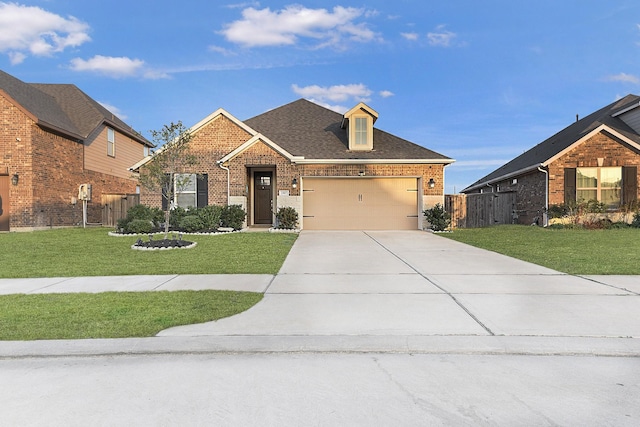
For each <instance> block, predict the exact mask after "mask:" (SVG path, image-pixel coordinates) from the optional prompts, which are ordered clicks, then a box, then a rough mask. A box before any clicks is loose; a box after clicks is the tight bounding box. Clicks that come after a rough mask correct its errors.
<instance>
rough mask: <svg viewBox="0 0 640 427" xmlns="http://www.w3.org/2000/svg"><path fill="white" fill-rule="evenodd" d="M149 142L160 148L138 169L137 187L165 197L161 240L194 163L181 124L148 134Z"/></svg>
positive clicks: (195, 159) (166, 236) (189, 138)
mask: <svg viewBox="0 0 640 427" xmlns="http://www.w3.org/2000/svg"><path fill="white" fill-rule="evenodd" d="M151 136H152V138H153V142H154V143H155V144H156V146H158V147H160V149H158V150H157V151H156V152H155V153H153V157H152V159H151V161H150V162H148V163H147V164H146V165H144V166H143V167H142V168H141V169H140V185H142V187H144V188H145V189H147V190H149V191H161V192H162V197H164V198H166V200H167V204H166V210H165V211H164V238H165V239H167V238H168V236H169V219H170V215H171V208H172V205H173V200H174V196H175V194H176V193H180V192H181V191H184V189H185V188H186V187H187V186H188V185H189V183H190V180H191V177H190V173H187V172H189V169H190V167H192V166H194V165H195V164H196V163H197V158H196V156H195V155H193V154H191V151H190V146H189V143H190V142H191V140H192V138H193V137H192V135H191V133H190V132H189V130H188V129H187V128H185V127H184V125H183V124H182V122H181V121H178V122H177V123H173V122H171V123H170V124H169V125H164V126H163V127H162V129H161V130H159V131H156V130H152V131H151Z"/></svg>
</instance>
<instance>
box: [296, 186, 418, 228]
mask: <svg viewBox="0 0 640 427" xmlns="http://www.w3.org/2000/svg"><path fill="white" fill-rule="evenodd" d="M302 197H303V214H304V223H303V227H304V228H305V229H307V230H416V229H418V179H417V178H304V180H303V196H302Z"/></svg>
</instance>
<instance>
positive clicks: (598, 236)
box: [442, 225, 640, 275]
mask: <svg viewBox="0 0 640 427" xmlns="http://www.w3.org/2000/svg"><path fill="white" fill-rule="evenodd" d="M442 236H444V237H447V238H450V239H453V240H457V241H459V242H463V243H467V244H470V245H473V246H477V247H480V248H484V249H488V250H491V251H494V252H498V253H501V254H504V255H508V256H511V257H514V258H518V259H522V260H524V261H529V262H532V263H535V264H539V265H542V266H545V267H549V268H552V269H554V270H558V271H562V272H565V273H569V274H625V275H627V274H628V275H640V263H638V256H639V255H640V229H635V228H626V229H611V230H580V229H547V228H540V227H530V226H518V225H505V226H496V227H487V228H473V229H456V230H454V232H453V233H445V234H442Z"/></svg>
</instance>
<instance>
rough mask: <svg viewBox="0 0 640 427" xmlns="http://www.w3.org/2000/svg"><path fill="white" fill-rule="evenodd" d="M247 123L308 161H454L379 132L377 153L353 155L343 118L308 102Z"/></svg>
mask: <svg viewBox="0 0 640 427" xmlns="http://www.w3.org/2000/svg"><path fill="white" fill-rule="evenodd" d="M244 123H246V124H247V125H248V126H250V127H251V128H252V129H254V130H256V131H258V132H260V133H261V134H263V135H265V136H266V137H267V138H269V139H270V140H271V141H273V142H274V143H276V144H278V146H280V147H282V148H283V149H285V150H286V151H287V152H289V153H290V154H292V155H294V156H304V157H305V158H306V159H327V160H330V159H354V160H400V159H408V160H418V159H431V160H443V161H447V162H450V161H452V160H451V159H450V158H448V157H446V156H443V155H442V154H439V153H436V152H435V151H432V150H429V149H427V148H425V147H422V146H420V145H417V144H414V143H413V142H410V141H407V140H405V139H402V138H399V137H397V136H394V135H391V134H390V133H387V132H384V131H382V130H380V129H376V128H374V130H373V151H349V149H348V147H349V143H348V140H347V130H346V129H342V128H341V127H340V125H341V123H342V115H341V114H340V113H336V112H335V111H332V110H329V109H327V108H324V107H322V106H320V105H317V104H315V103H313V102H311V101H307V100H306V99H299V100H297V101H294V102H291V103H289V104H286V105H283V106H281V107H278V108H276V109H273V110H271V111H267V112H266V113H263V114H260V115H258V116H256V117H253V118H251V119H248V120H245V121H244Z"/></svg>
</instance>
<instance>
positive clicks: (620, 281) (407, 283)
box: [159, 231, 640, 346]
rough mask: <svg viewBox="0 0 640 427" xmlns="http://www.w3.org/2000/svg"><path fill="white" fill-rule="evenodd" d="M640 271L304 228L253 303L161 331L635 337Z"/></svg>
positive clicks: (426, 237) (639, 331) (405, 235)
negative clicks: (569, 266)
mask: <svg viewBox="0 0 640 427" xmlns="http://www.w3.org/2000/svg"><path fill="white" fill-rule="evenodd" d="M639 279H640V278H638V277H631V278H630V277H628V276H626V277H625V276H621V277H616V276H603V277H576V276H570V275H566V274H563V273H559V272H557V271H554V270H550V269H547V268H544V267H540V266H537V265H534V264H531V263H527V262H523V261H520V260H516V259H513V258H509V257H506V256H503V255H499V254H496V253H493V252H489V251H485V250H482V249H478V248H474V247H471V246H468V245H465V244H461V243H458V242H455V241H452V240H449V239H446V238H444V237H442V236H438V235H435V234H432V233H427V232H421V231H406V232H387V231H371V232H369V231H367V232H362V231H353V232H330V231H325V232H321V231H318V232H316V231H303V232H302V233H301V234H300V236H299V238H298V240H297V241H296V243H295V245H294V247H293V249H292V251H291V253H290V254H289V256H288V257H287V259H286V261H285V263H284V265H283V266H282V269H281V270H280V272H279V274H278V275H277V276H275V277H274V278H273V280H272V282H271V283H270V285H269V286H268V288H267V290H266V293H265V297H264V300H263V301H262V302H261V303H260V304H258V305H256V306H255V307H253V308H252V309H250V310H248V311H246V312H244V313H242V314H239V315H237V316H233V317H231V318H227V319H222V320H220V321H217V322H210V323H204V324H199V325H189V326H181V327H176V328H172V329H168V330H165V331H163V332H161V333H160V334H159V336H163V337H168V336H227V337H229V336H234V337H258V336H260V337H310V336H314V337H322V336H334V337H335V336H347V337H376V336H378V337H382V336H386V337H407V336H411V337H414V339H415V337H424V336H431V337H433V336H465V337H492V336H507V337H528V338H529V337H544V338H548V337H594V338H630V337H634V338H638V337H640V316H638V315H637V313H638V312H640V280H639ZM632 341H633V344H634V345H636V340H632ZM566 342H567V341H566V340H563V341H562V344H561V345H563V346H564V345H566V344H565V343H566Z"/></svg>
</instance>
